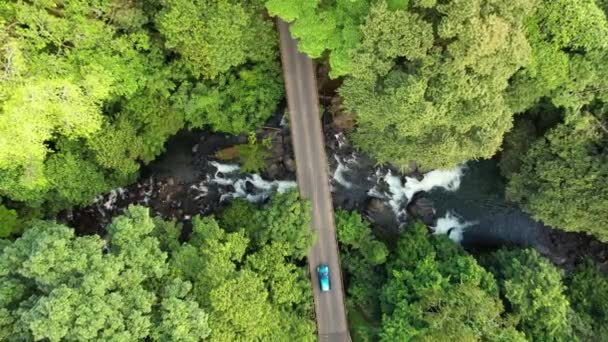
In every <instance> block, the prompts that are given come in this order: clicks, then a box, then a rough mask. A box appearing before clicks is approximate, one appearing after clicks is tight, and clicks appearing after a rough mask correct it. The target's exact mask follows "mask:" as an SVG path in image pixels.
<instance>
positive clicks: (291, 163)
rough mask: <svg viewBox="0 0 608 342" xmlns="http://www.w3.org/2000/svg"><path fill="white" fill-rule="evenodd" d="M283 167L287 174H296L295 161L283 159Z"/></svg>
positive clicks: (287, 158) (288, 158)
mask: <svg viewBox="0 0 608 342" xmlns="http://www.w3.org/2000/svg"><path fill="white" fill-rule="evenodd" d="M283 165H285V168H286V169H287V171H289V172H296V161H295V160H293V158H291V157H289V156H287V157H285V158H284V159H283Z"/></svg>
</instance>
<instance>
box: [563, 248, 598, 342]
mask: <svg viewBox="0 0 608 342" xmlns="http://www.w3.org/2000/svg"><path fill="white" fill-rule="evenodd" d="M566 285H567V289H566V295H567V296H568V300H569V301H570V303H571V304H572V309H574V311H575V312H576V314H577V315H578V317H580V319H581V321H582V324H581V326H582V327H581V328H579V329H578V330H577V331H576V332H577V334H578V335H579V337H580V339H581V340H582V341H593V340H594V339H595V338H597V337H598V336H608V335H607V334H608V276H607V275H606V274H602V273H600V272H599V271H598V270H597V268H596V266H595V265H593V263H592V262H591V261H589V260H586V261H585V262H583V263H581V264H580V265H579V266H578V267H577V268H576V269H575V270H574V272H572V273H571V274H570V275H569V276H568V277H567V279H566Z"/></svg>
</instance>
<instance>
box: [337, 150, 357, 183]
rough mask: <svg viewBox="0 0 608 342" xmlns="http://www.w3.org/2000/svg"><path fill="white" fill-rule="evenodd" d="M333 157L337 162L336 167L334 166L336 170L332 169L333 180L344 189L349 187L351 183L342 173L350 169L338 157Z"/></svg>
mask: <svg viewBox="0 0 608 342" xmlns="http://www.w3.org/2000/svg"><path fill="white" fill-rule="evenodd" d="M334 158H336V161H337V162H338V167H336V171H334V175H333V180H334V181H336V183H338V184H340V185H342V186H343V187H345V188H346V189H350V188H351V187H352V186H353V185H352V183H351V182H349V181H347V180H346V178H345V177H344V174H345V173H346V172H348V171H350V169H349V168H348V167H347V166H346V165H344V163H342V161H341V160H340V157H338V156H337V155H334Z"/></svg>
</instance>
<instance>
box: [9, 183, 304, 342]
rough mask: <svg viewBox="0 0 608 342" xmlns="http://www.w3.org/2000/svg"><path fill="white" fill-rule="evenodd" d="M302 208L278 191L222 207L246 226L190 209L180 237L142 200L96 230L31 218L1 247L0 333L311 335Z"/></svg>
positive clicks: (14, 337)
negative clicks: (102, 233)
mask: <svg viewBox="0 0 608 342" xmlns="http://www.w3.org/2000/svg"><path fill="white" fill-rule="evenodd" d="M286 203H290V207H289V208H290V210H283V209H284V207H283V205H285V204H286ZM239 208H240V209H239ZM308 208H309V206H308V204H307V203H305V202H302V201H299V200H298V199H297V195H296V194H295V193H289V194H285V195H277V196H276V197H275V199H274V200H273V202H271V203H270V204H269V205H268V206H267V207H264V208H257V207H252V206H241V207H238V208H231V209H230V210H231V214H230V215H237V214H238V212H240V213H243V211H240V210H241V209H242V210H247V211H250V212H252V213H255V215H256V216H257V217H258V218H260V221H257V223H256V222H254V223H252V224H251V226H250V227H247V229H245V228H240V226H231V227H225V228H226V229H224V228H222V227H221V226H220V224H219V223H218V221H216V220H215V219H214V218H213V217H195V218H194V219H193V221H192V224H193V232H192V234H191V236H190V238H189V239H188V240H187V241H186V242H184V243H181V242H180V241H179V240H178V238H179V236H180V230H181V227H180V226H179V225H176V224H175V223H173V222H165V221H162V220H160V219H157V220H153V219H152V218H150V217H149V214H148V210H147V209H145V208H142V207H131V208H130V209H129V210H128V211H127V213H126V214H125V215H123V216H119V217H116V218H114V220H113V221H112V223H111V224H110V225H109V226H108V227H107V231H108V236H107V238H106V239H101V238H100V237H98V236H84V237H78V236H75V235H74V231H73V230H72V229H70V228H68V227H65V226H63V225H60V224H57V223H54V222H45V221H37V222H34V223H32V225H31V227H29V229H27V230H26V232H25V233H24V234H23V236H22V237H21V238H19V239H17V240H15V241H14V242H11V243H5V244H3V249H2V250H1V251H0V281H1V282H2V285H3V286H2V291H0V339H2V340H5V341H23V340H32V339H36V340H40V339H48V340H49V341H99V340H141V339H144V338H150V339H152V340H155V341H200V340H206V339H209V340H212V341H235V340H243V341H252V340H272V341H285V340H288V339H291V338H294V339H295V340H298V341H305V340H310V341H312V340H313V339H314V335H313V333H314V323H313V322H312V321H311V318H312V302H311V292H310V286H309V284H308V278H307V272H306V269H305V268H304V267H302V266H299V265H300V264H301V260H302V258H303V255H304V254H305V251H306V250H307V248H308V246H309V245H310V234H309V228H308ZM266 224H272V225H274V226H280V229H284V230H285V231H290V232H292V234H291V235H288V234H277V232H276V231H271V230H268V231H266V230H265V228H266V226H265V225H266ZM249 229H253V230H255V232H254V231H250V230H249ZM264 234H267V235H265V238H261V236H263V235H264Z"/></svg>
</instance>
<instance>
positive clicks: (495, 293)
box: [337, 212, 608, 341]
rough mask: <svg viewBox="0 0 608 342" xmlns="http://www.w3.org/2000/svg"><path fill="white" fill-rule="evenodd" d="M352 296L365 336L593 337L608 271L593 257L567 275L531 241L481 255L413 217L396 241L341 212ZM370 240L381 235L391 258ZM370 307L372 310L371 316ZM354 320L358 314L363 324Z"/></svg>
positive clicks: (602, 316)
mask: <svg viewBox="0 0 608 342" xmlns="http://www.w3.org/2000/svg"><path fill="white" fill-rule="evenodd" d="M337 222H338V230H339V234H338V237H339V241H340V245H341V257H342V262H343V264H344V268H345V270H346V274H347V277H348V279H349V282H350V285H349V287H348V295H349V296H348V304H349V308H350V310H351V311H354V312H356V317H357V318H358V321H357V322H351V323H352V324H353V325H352V326H353V329H357V331H356V332H355V333H354V335H355V336H357V337H358V339H359V340H362V341H365V340H380V341H413V340H415V341H448V340H449V341H452V340H453V341H574V340H581V341H591V340H593V338H594V337H597V336H603V335H598V334H601V333H602V332H603V331H604V330H605V327H606V325H605V322H606V317H607V315H606V314H607V313H608V311H606V309H607V305H608V299H607V298H606V296H605V295H604V294H603V292H602V291H604V290H605V289H606V286H608V277H607V276H605V275H602V274H600V273H599V272H598V271H597V270H596V269H595V267H594V266H593V265H592V264H590V263H587V264H584V265H582V266H581V267H580V268H579V269H577V270H575V271H574V272H572V273H571V274H570V275H569V276H568V277H564V274H563V272H562V271H561V270H559V269H558V268H556V267H555V266H554V265H552V264H551V263H550V262H549V261H548V260H546V259H544V258H542V257H541V256H540V255H539V254H538V253H537V252H536V251H534V250H531V249H523V250H522V249H516V250H507V249H503V250H498V251H496V252H493V253H490V254H487V255H482V256H481V257H479V260H477V259H476V258H474V257H473V256H472V255H470V254H468V253H467V252H465V251H464V250H463V249H462V248H461V247H460V246H458V245H456V244H454V243H453V242H452V241H450V240H449V239H447V238H446V237H445V236H430V235H428V232H427V228H426V227H425V226H424V225H422V224H419V223H416V224H413V225H411V226H410V227H408V229H407V230H406V231H405V233H404V234H403V235H402V236H401V237H400V238H399V239H398V241H396V243H395V244H394V245H391V246H387V245H385V244H384V243H382V242H380V241H379V240H377V239H376V238H374V236H373V235H372V233H371V230H370V228H369V226H368V225H367V224H366V223H365V222H364V221H362V219H361V217H360V216H359V214H356V213H350V214H349V213H343V212H342V213H340V214H339V216H338V221H337ZM362 245H377V247H375V248H374V249H378V250H382V253H381V254H382V256H383V257H382V258H375V257H374V254H375V253H371V254H370V253H368V252H366V249H364V248H360V246H362ZM362 317H363V318H365V320H367V322H365V320H364V322H365V323H366V324H363V323H362V322H360V321H361V320H362ZM354 323H357V324H356V325H355V324H354Z"/></svg>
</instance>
